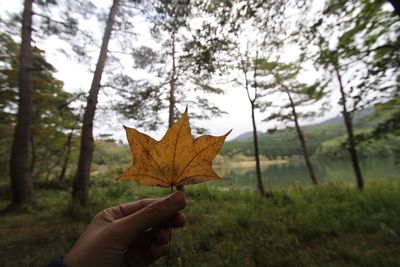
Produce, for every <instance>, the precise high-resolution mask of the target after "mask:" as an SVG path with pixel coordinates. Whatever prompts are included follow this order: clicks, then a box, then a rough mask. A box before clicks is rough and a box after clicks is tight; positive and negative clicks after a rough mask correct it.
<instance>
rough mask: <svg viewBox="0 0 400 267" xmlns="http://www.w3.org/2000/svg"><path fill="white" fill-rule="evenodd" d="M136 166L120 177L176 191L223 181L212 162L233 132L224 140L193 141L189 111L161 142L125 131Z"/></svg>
mask: <svg viewBox="0 0 400 267" xmlns="http://www.w3.org/2000/svg"><path fill="white" fill-rule="evenodd" d="M124 128H125V131H126V136H127V139H128V142H129V146H130V148H131V153H132V158H133V164H132V165H131V166H130V167H129V168H128V169H127V170H126V171H125V172H124V173H123V174H122V175H121V176H120V177H119V179H124V180H134V181H136V182H138V183H140V184H143V185H152V186H162V187H173V186H180V185H188V184H196V183H201V182H206V181H210V180H216V179H222V178H221V177H219V176H218V175H217V174H216V173H215V172H214V170H213V169H212V161H213V159H214V158H215V156H216V155H217V154H218V152H219V151H220V149H221V147H222V145H223V144H224V141H225V138H226V137H227V136H228V134H229V133H230V132H231V131H229V132H227V133H226V134H225V135H222V136H212V135H203V136H200V137H197V138H196V139H194V138H193V136H192V134H191V129H190V125H189V118H188V113H187V109H186V111H185V113H184V114H183V116H182V117H181V118H180V119H179V120H178V121H177V122H176V123H175V124H174V125H172V127H171V128H169V129H168V131H167V132H166V134H165V135H164V137H163V138H162V139H161V140H160V141H157V140H155V139H153V138H151V137H150V136H148V135H146V134H144V133H141V132H139V131H138V130H136V129H132V128H128V127H125V126H124Z"/></svg>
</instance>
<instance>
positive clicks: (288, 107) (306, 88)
mask: <svg viewBox="0 0 400 267" xmlns="http://www.w3.org/2000/svg"><path fill="white" fill-rule="evenodd" d="M260 70H262V71H263V72H265V74H266V75H270V76H272V78H273V79H274V82H275V87H276V91H277V92H281V93H283V94H284V95H286V97H287V100H288V104H285V105H280V106H278V109H279V110H278V111H277V112H275V113H272V114H271V115H269V116H268V118H267V119H266V121H272V120H278V121H282V122H285V121H290V122H293V123H294V125H295V129H296V133H297V137H298V138H299V141H300V145H301V148H302V152H303V157H304V161H305V164H306V166H307V169H308V172H309V175H310V179H311V182H312V183H313V184H314V185H317V184H318V180H317V177H316V175H315V171H314V168H313V165H312V163H311V160H310V155H309V152H308V147H307V143H306V138H305V136H304V133H303V131H302V129H301V127H300V122H299V120H300V118H301V117H311V116H315V114H316V112H307V113H305V114H304V113H303V114H302V113H300V112H299V110H298V108H301V107H304V106H306V105H310V104H315V103H316V102H317V101H319V100H321V98H322V97H323V96H324V95H325V92H324V91H323V89H324V87H325V86H324V85H322V86H321V84H320V83H319V82H315V83H314V84H310V85H309V84H304V83H300V82H299V81H298V76H299V74H300V71H301V69H300V67H299V66H297V64H284V63H280V62H269V61H267V60H260ZM322 106H323V105H322Z"/></svg>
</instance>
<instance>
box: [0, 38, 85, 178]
mask: <svg viewBox="0 0 400 267" xmlns="http://www.w3.org/2000/svg"><path fill="white" fill-rule="evenodd" d="M18 46H19V44H17V43H16V42H15V41H14V40H13V38H12V37H11V36H9V35H7V34H4V33H0V64H1V66H2V67H1V69H0V96H1V101H0V118H1V122H2V124H1V129H2V134H1V136H2V137H3V138H2V144H1V146H2V147H3V149H4V151H5V152H6V153H10V150H11V149H10V147H9V145H8V143H10V142H11V140H12V135H11V134H10V133H9V132H8V129H12V128H14V126H15V123H16V113H17V107H18V99H17V93H18V90H17V83H18V81H17V76H18V54H19V51H18ZM32 60H33V65H32V75H31V80H32V86H33V88H35V93H34V94H33V96H32V101H33V108H32V121H31V137H30V145H31V148H30V152H31V159H30V171H31V176H32V179H33V180H35V179H36V178H41V177H43V176H49V178H50V176H54V173H55V172H57V173H58V170H57V169H58V166H57V163H58V162H59V161H60V160H61V158H63V154H64V147H65V146H64V145H65V142H66V140H67V135H66V133H67V132H68V131H70V130H71V129H74V128H76V127H77V125H78V124H79V118H78V116H77V115H75V112H74V110H73V109H72V108H71V106H70V104H71V103H72V102H73V101H74V100H76V97H75V96H74V95H73V94H70V93H67V92H65V91H64V90H63V86H64V85H63V82H61V81H60V80H57V79H56V78H55V77H54V76H53V74H54V72H55V69H54V67H53V66H52V65H51V64H49V63H48V62H47V61H46V60H45V54H44V52H43V51H42V50H40V49H38V48H37V47H35V48H33V59H32ZM6 158H7V159H8V160H9V156H8V155H7V156H6ZM7 170H8V168H7Z"/></svg>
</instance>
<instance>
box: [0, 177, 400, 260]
mask: <svg viewBox="0 0 400 267" xmlns="http://www.w3.org/2000/svg"><path fill="white" fill-rule="evenodd" d="M36 191H37V192H38V193H37V205H36V206H35V207H33V208H30V209H27V210H24V211H13V212H10V211H5V208H6V207H7V205H8V199H7V197H9V196H6V195H2V196H1V199H0V210H2V212H1V213H0V237H1V238H0V248H1V249H0V266H4V267H11V266H40V265H41V264H44V263H46V262H48V261H50V260H51V259H54V258H57V257H59V256H62V255H65V253H66V251H67V250H68V249H69V248H70V247H71V245H72V244H73V243H74V241H75V240H76V239H77V237H78V236H79V234H80V233H81V232H82V231H83V230H84V228H85V226H86V225H87V223H88V222H89V221H90V218H92V216H93V215H94V214H95V213H97V212H98V211H100V210H102V209H103V208H106V207H109V206H112V205H116V204H118V203H123V202H127V201H132V200H136V199H141V198H144V197H150V196H164V195H167V194H168V191H167V190H163V189H157V188H145V187H142V186H138V185H136V184H134V183H127V182H107V181H103V182H96V183H94V184H93V186H92V189H91V202H90V205H89V206H88V207H87V208H81V207H77V206H74V205H72V204H71V202H70V198H69V196H70V194H69V192H68V191H65V190H59V189H55V188H52V187H51V186H48V187H47V188H37V190H36ZM186 195H187V199H188V205H187V208H186V210H185V213H186V215H187V218H188V223H187V225H186V227H185V228H183V229H179V230H175V231H174V232H173V245H172V251H171V260H172V264H171V266H195V267H196V266H380V267H381V266H391V267H393V266H400V182H399V181H391V182H376V183H369V184H367V187H366V189H365V190H364V191H363V192H359V191H357V190H356V189H355V188H354V187H353V186H352V185H351V186H350V185H347V184H326V185H322V186H318V187H315V188H313V187H311V186H306V187H299V186H296V187H291V188H290V189H287V190H284V191H283V190H281V191H275V192H274V196H273V197H272V198H270V199H266V198H261V197H260V196H259V195H258V194H257V193H256V192H250V191H237V190H228V191H221V190H218V189H215V188H209V187H207V185H205V186H204V185H199V186H191V187H189V186H188V187H187V188H186ZM156 266H165V261H164V260H163V259H161V260H159V261H158V262H157V263H156Z"/></svg>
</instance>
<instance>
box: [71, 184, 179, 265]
mask: <svg viewBox="0 0 400 267" xmlns="http://www.w3.org/2000/svg"><path fill="white" fill-rule="evenodd" d="M185 206H186V199H185V196H184V194H182V193H181V192H176V193H173V194H171V195H170V196H168V197H166V198H162V199H143V200H140V201H136V202H131V203H127V204H122V205H119V206H116V207H112V208H108V209H105V210H103V211H102V212H100V213H98V214H97V215H96V216H95V217H94V218H93V220H92V222H91V223H90V224H89V226H88V227H87V229H86V230H85V232H84V233H83V234H82V235H81V237H80V238H79V240H78V241H77V242H76V244H75V245H74V246H73V248H72V249H71V250H70V251H69V252H68V254H67V255H66V256H65V258H64V262H65V263H66V264H67V266H69V267H111V266H112V267H114V266H122V267H128V266H147V265H149V264H150V263H151V262H153V261H155V260H156V259H158V258H159V257H161V256H164V255H166V254H167V253H168V241H169V228H170V227H182V226H184V225H185V222H186V218H185V216H184V214H183V213H182V212H180V211H181V210H182V209H183V208H185Z"/></svg>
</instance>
